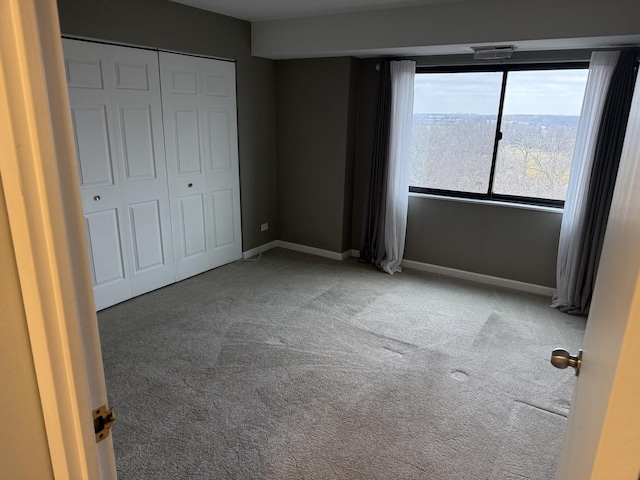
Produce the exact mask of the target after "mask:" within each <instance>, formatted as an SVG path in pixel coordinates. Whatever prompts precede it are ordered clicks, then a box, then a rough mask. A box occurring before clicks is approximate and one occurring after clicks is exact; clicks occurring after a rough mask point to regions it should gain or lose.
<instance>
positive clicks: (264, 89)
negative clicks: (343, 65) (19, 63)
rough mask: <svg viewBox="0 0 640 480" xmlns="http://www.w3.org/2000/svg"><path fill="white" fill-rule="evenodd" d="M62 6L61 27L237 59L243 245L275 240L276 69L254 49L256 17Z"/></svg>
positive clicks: (154, 0)
mask: <svg viewBox="0 0 640 480" xmlns="http://www.w3.org/2000/svg"><path fill="white" fill-rule="evenodd" d="M58 10H59V15H60V27H61V30H62V33H63V35H73V36H82V37H89V38H95V39H103V40H108V41H113V42H121V43H129V44H133V45H141V46H148V47H154V48H161V49H166V50H174V51H179V52H186V53H197V54H202V55H209V56H214V57H222V58H229V59H235V60H236V63H237V89H238V136H239V142H240V147H239V148H240V152H239V153H240V187H241V201H242V235H243V240H242V247H243V250H245V251H246V250H249V249H251V248H254V247H257V246H259V245H262V244H263V243H267V242H269V241H271V240H275V239H276V238H277V229H278V212H277V195H276V189H277V179H276V158H275V152H276V150H275V128H276V127H275V124H276V122H275V69H274V62H273V61H271V60H267V59H263V58H258V57H252V56H251V52H250V49H251V25H250V24H249V23H248V22H244V21H242V20H237V19H234V18H230V17H225V16H223V15H217V14H215V13H211V12H207V11H204V10H199V9H195V8H191V7H187V6H185V5H181V4H177V3H172V2H169V0H91V1H87V0H58ZM265 222H269V227H270V228H269V230H268V231H266V232H260V224H262V223H265Z"/></svg>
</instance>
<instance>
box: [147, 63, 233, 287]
mask: <svg viewBox="0 0 640 480" xmlns="http://www.w3.org/2000/svg"><path fill="white" fill-rule="evenodd" d="M159 55H160V79H161V85H162V108H163V112H164V133H165V146H166V153H167V168H168V172H169V176H168V178H169V196H170V199H171V218H172V227H173V240H174V252H175V262H176V278H177V279H178V280H181V279H183V278H187V277H190V276H192V275H196V274H198V273H201V272H204V271H206V270H209V269H211V268H214V267H218V266H220V265H224V264H226V263H229V262H232V261H234V260H238V259H240V258H241V257H242V238H241V227H240V181H239V167H238V142H237V138H238V134H237V114H236V80H235V64H234V63H233V62H228V61H221V60H212V59H208V58H201V57H192V56H186V55H178V54H172V53H166V52H160V54H159Z"/></svg>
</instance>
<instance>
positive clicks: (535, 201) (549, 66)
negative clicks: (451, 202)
mask: <svg viewBox="0 0 640 480" xmlns="http://www.w3.org/2000/svg"><path fill="white" fill-rule="evenodd" d="M588 68H589V62H588V61H575V62H553V63H549V62H543V63H509V64H507V63H502V64H488V65H487V64H485V65H451V66H433V67H432V66H428V67H427V66H423V67H416V75H420V74H428V73H470V72H473V73H475V72H502V85H501V89H500V103H499V106H498V115H497V117H496V132H495V134H494V140H493V155H492V158H491V170H490V173H489V187H488V191H487V193H472V192H462V191H459V190H443V189H439V188H427V187H417V186H411V185H409V193H422V194H427V195H436V196H441V197H453V198H466V199H473V200H485V201H494V202H503V203H519V204H526V205H538V206H542V207H555V208H563V207H564V200H555V199H550V198H538V197H522V196H516V195H504V194H499V193H494V192H493V181H494V177H495V170H496V160H497V157H498V146H499V144H500V140H502V132H501V130H502V112H503V109H504V99H505V93H506V89H507V79H508V77H509V72H518V71H534V70H586V69H588Z"/></svg>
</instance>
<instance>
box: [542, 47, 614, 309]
mask: <svg viewBox="0 0 640 480" xmlns="http://www.w3.org/2000/svg"><path fill="white" fill-rule="evenodd" d="M619 55H620V53H619V52H594V53H593V54H592V55H591V60H590V62H589V76H588V78H587V86H586V90H585V94H584V101H583V103H582V112H581V114H580V122H579V123H578V132H577V136H576V147H575V151H574V154H573V161H572V163H571V175H570V177H569V186H568V189H567V197H566V200H565V203H564V213H563V215H562V225H561V227H560V242H559V244H558V265H557V272H556V288H557V290H556V293H555V295H554V296H553V301H552V303H551V305H552V306H553V307H562V306H566V305H569V304H570V299H571V298H573V294H574V290H575V285H576V281H575V279H576V276H577V274H578V268H579V255H580V249H581V248H582V245H581V244H580V243H581V238H580V237H581V232H582V229H583V226H584V222H585V204H586V201H587V193H588V188H589V179H590V177H591V166H592V164H593V157H594V151H595V146H596V139H597V137H598V126H599V125H600V118H601V116H602V109H603V107H604V100H605V98H606V94H607V89H608V88H609V83H610V80H611V75H612V74H613V70H614V69H615V66H616V63H617V61H618V57H619Z"/></svg>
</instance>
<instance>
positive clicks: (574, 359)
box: [551, 348, 582, 377]
mask: <svg viewBox="0 0 640 480" xmlns="http://www.w3.org/2000/svg"><path fill="white" fill-rule="evenodd" d="M551 365H553V366H554V367H556V368H567V367H573V368H575V370H576V377H577V376H578V375H580V366H581V365H582V349H580V350H578V355H570V354H569V352H567V351H566V350H565V349H564V348H556V349H555V350H554V351H553V352H551Z"/></svg>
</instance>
